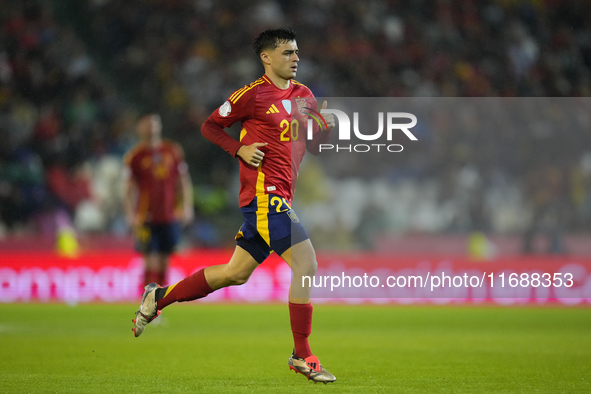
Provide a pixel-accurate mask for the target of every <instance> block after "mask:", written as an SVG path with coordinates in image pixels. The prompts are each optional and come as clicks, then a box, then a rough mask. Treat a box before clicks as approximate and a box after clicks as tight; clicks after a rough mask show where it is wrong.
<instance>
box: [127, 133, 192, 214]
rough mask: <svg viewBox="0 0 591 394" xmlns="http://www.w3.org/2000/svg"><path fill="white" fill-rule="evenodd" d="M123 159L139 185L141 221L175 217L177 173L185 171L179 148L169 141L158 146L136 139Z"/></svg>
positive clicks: (185, 166)
mask: <svg viewBox="0 0 591 394" xmlns="http://www.w3.org/2000/svg"><path fill="white" fill-rule="evenodd" d="M124 163H125V165H126V166H127V168H128V171H129V176H131V177H132V178H133V179H134V181H135V183H136V184H137V186H138V189H139V198H138V202H137V212H138V214H139V215H140V217H141V218H142V219H143V222H145V223H170V222H172V221H174V220H175V219H176V218H175V207H176V203H177V190H178V188H177V184H178V182H179V176H180V175H181V174H183V173H186V171H187V165H186V163H185V161H184V156H183V150H182V148H181V147H180V146H179V145H178V144H176V143H172V142H169V141H162V143H161V144H160V145H159V146H157V147H151V146H149V145H146V144H143V143H139V144H137V145H136V146H135V147H134V148H132V149H131V150H130V151H129V152H127V154H126V155H125V158H124Z"/></svg>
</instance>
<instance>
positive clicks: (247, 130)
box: [133, 29, 336, 383]
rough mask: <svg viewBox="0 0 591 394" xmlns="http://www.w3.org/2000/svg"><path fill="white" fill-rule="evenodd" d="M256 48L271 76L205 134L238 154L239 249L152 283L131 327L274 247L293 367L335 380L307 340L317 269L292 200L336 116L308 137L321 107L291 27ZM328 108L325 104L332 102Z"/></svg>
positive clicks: (237, 98) (233, 277) (219, 283)
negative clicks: (303, 74)
mask: <svg viewBox="0 0 591 394" xmlns="http://www.w3.org/2000/svg"><path fill="white" fill-rule="evenodd" d="M254 49H255V52H256V54H257V56H259V57H260V60H261V62H262V63H263V66H264V68H265V75H263V76H262V77H261V78H259V79H257V80H256V81H254V82H253V83H251V84H250V85H247V86H244V87H243V88H241V89H238V90H236V91H235V92H234V93H232V94H231V95H230V97H229V98H228V100H227V101H226V102H225V103H224V104H222V105H221V106H220V107H219V108H218V109H217V110H216V111H214V112H213V113H212V115H211V116H210V117H209V118H208V119H207V120H206V121H205V123H204V124H203V126H202V128H201V132H202V134H203V135H204V136H205V137H206V138H207V139H209V140H210V141H211V142H213V143H214V144H216V145H218V146H220V147H221V148H223V149H224V150H226V151H227V152H228V153H229V154H231V155H232V156H234V157H238V158H239V162H240V196H239V204H240V210H241V211H242V214H243V216H244V223H243V224H242V227H241V228H240V231H238V234H237V235H236V244H237V245H236V249H235V251H234V254H233V256H232V258H231V259H230V261H229V262H228V263H227V264H223V265H214V266H210V267H207V268H205V269H202V270H199V271H197V272H196V273H194V274H193V275H191V276H189V277H187V278H185V279H183V280H181V281H180V282H178V283H176V284H174V285H171V286H169V287H165V288H161V287H159V286H158V285H157V284H156V283H151V284H149V285H148V286H146V288H145V292H144V295H143V298H142V303H141V305H140V308H139V310H138V312H137V313H136V318H135V319H134V320H133V322H134V323H135V324H134V328H133V330H134V332H135V336H136V337H137V336H139V335H141V334H142V332H143V330H144V328H145V326H146V324H148V323H149V322H150V321H151V320H152V319H154V318H155V317H156V316H158V314H159V313H160V310H161V309H163V308H165V307H167V306H168V305H170V304H172V303H174V302H179V301H190V300H194V299H198V298H202V297H205V296H207V295H208V294H209V293H211V292H213V291H215V290H218V289H221V288H223V287H226V286H232V285H241V284H243V283H246V281H247V280H248V278H249V277H250V275H251V274H252V273H253V271H254V270H255V269H256V268H257V267H258V265H259V264H261V263H262V262H263V261H264V260H265V259H266V258H267V257H268V256H269V254H270V252H271V251H274V252H275V253H277V254H278V255H279V256H281V258H282V259H283V260H285V262H286V263H287V264H289V266H290V267H291V269H292V272H293V276H292V281H291V287H290V295H289V314H290V321H291V330H292V332H293V338H294V345H295V346H294V351H293V353H292V355H291V357H289V360H288V363H289V368H290V369H293V370H294V371H296V372H299V373H301V374H303V375H305V376H306V377H307V378H308V379H309V380H313V381H314V382H324V383H328V382H334V381H335V380H336V378H335V377H334V375H333V374H331V373H330V372H328V371H327V370H326V369H324V368H323V367H322V366H321V365H320V362H319V361H318V358H317V357H316V356H314V355H313V354H312V352H311V350H310V346H309V344H308V337H309V335H310V333H311V330H312V304H311V303H310V293H311V289H310V288H309V287H308V288H306V287H302V276H306V275H307V276H313V275H314V274H315V273H316V268H317V262H316V255H315V252H314V248H313V247H312V243H311V242H310V239H309V237H308V234H307V233H306V230H305V229H304V227H303V226H302V224H301V223H300V222H299V219H298V218H297V216H296V215H295V213H294V212H293V210H292V209H291V206H290V205H291V200H292V197H293V192H294V189H295V178H296V177H297V171H298V168H299V165H300V162H301V160H302V157H303V155H304V153H305V151H306V149H307V150H308V151H310V152H311V153H314V154H317V153H318V146H319V144H320V143H323V142H326V141H327V140H328V138H329V137H330V129H331V128H333V127H334V119H333V117H332V115H330V114H328V115H326V116H325V117H324V121H325V122H326V123H324V127H323V128H315V130H314V133H313V138H312V139H311V140H308V141H306V138H304V137H306V133H305V129H306V125H307V116H306V115H305V111H304V109H305V108H310V107H312V106H315V108H318V104H317V103H316V100H315V99H314V96H313V94H312V92H311V91H310V90H309V89H308V88H307V87H306V86H304V85H302V84H300V83H299V82H296V81H294V80H293V78H294V77H295V76H296V72H297V65H298V61H299V58H298V46H297V43H296V40H295V33H294V31H293V30H291V29H276V30H266V31H264V32H262V33H261V34H260V35H259V36H258V38H257V39H256V40H255V42H254ZM322 107H323V108H326V101H325V102H324V103H323V105H322ZM312 108H314V107H312ZM313 112H315V111H313ZM235 122H241V123H242V131H241V132H240V141H236V140H235V139H234V138H232V137H231V136H230V135H228V133H226V131H224V128H225V127H229V126H231V125H232V124H234V123H235ZM300 124H301V125H302V127H301V130H300Z"/></svg>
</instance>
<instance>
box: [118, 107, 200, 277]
mask: <svg viewBox="0 0 591 394" xmlns="http://www.w3.org/2000/svg"><path fill="white" fill-rule="evenodd" d="M136 131H137V133H138V135H139V138H140V141H139V143H138V144H137V145H136V146H134V147H133V148H131V149H130V150H129V152H127V153H126V155H125V157H124V159H123V160H124V165H125V177H126V183H125V190H124V207H125V214H126V218H127V223H128V225H129V226H130V228H131V229H132V230H133V233H134V237H135V238H136V249H137V250H138V252H140V253H142V254H143V257H144V266H145V267H144V268H145V269H144V279H143V285H142V286H146V285H147V284H149V283H152V282H157V283H162V284H164V283H165V280H166V270H167V268H168V260H169V257H170V255H171V254H172V252H173V251H174V249H175V247H176V246H177V244H178V242H179V239H180V223H179V222H181V223H182V224H187V223H189V222H190V221H191V220H192V219H193V187H192V185H191V178H190V177H189V172H188V167H187V164H186V163H185V161H184V156H183V150H182V148H181V147H180V145H178V144H176V143H173V142H170V141H166V140H163V139H162V121H161V119H160V115H158V114H157V113H155V112H146V113H144V114H142V115H141V116H140V118H139V120H138V123H137V127H136Z"/></svg>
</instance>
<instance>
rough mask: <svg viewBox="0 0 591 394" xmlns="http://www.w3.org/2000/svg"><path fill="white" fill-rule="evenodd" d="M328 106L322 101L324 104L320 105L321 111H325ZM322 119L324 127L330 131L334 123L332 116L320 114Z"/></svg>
mask: <svg viewBox="0 0 591 394" xmlns="http://www.w3.org/2000/svg"><path fill="white" fill-rule="evenodd" d="M327 106H328V103H327V102H326V100H324V102H323V103H322V108H321V110H322V109H326V108H327ZM322 117H323V118H324V120H325V121H326V125H327V126H328V129H329V130H330V129H332V128H333V127H335V122H334V116H333V114H331V113H326V114H322Z"/></svg>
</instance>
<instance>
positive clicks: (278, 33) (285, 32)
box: [252, 27, 296, 56]
mask: <svg viewBox="0 0 591 394" xmlns="http://www.w3.org/2000/svg"><path fill="white" fill-rule="evenodd" d="M295 38H296V33H295V31H293V29H292V28H291V27H282V28H280V29H269V30H265V31H264V32H262V33H261V34H259V36H258V37H257V38H256V39H255V40H254V43H253V44H252V47H253V48H254V52H255V53H256V54H257V56H261V53H263V51H264V50H265V49H275V48H277V47H278V46H279V45H280V44H283V43H286V42H290V41H293V40H295Z"/></svg>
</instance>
